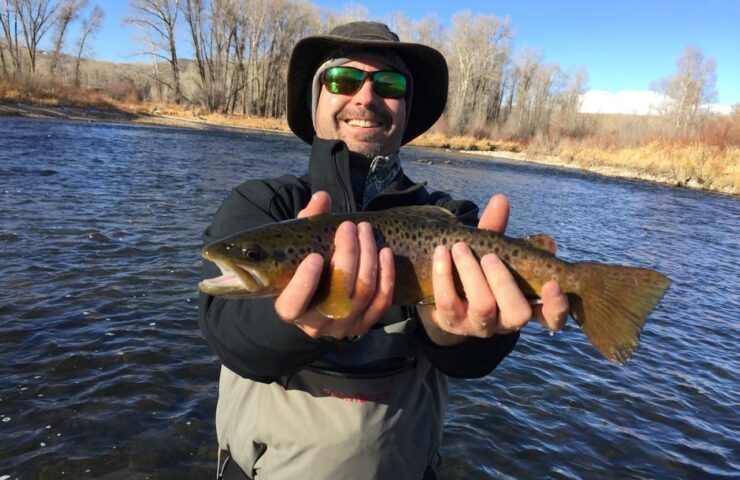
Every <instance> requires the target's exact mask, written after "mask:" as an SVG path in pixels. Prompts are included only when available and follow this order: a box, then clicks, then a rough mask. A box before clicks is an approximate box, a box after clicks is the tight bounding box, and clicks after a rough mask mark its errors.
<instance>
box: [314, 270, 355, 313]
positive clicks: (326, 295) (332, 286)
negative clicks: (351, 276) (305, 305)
mask: <svg viewBox="0 0 740 480" xmlns="http://www.w3.org/2000/svg"><path fill="white" fill-rule="evenodd" d="M313 304H314V305H315V306H316V309H317V310H318V311H319V313H321V314H322V315H323V316H325V317H327V318H336V319H339V318H346V317H348V316H349V314H350V312H351V310H352V308H351V307H352V302H351V298H350V291H349V287H348V285H347V276H346V275H345V273H344V272H343V271H341V270H339V269H334V268H331V267H329V269H327V270H326V271H324V274H323V275H322V276H321V282H320V283H319V287H318V288H317V289H316V294H315V295H314V297H313Z"/></svg>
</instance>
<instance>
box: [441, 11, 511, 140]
mask: <svg viewBox="0 0 740 480" xmlns="http://www.w3.org/2000/svg"><path fill="white" fill-rule="evenodd" d="M512 38H513V31H512V29H511V26H510V22H509V19H508V18H504V19H499V18H497V17H494V16H492V15H473V14H472V13H471V12H470V11H466V12H462V13H457V14H455V15H454V16H453V17H452V30H451V32H450V34H449V36H448V42H447V47H448V49H449V52H448V55H447V58H448V61H449V63H450V78H451V81H450V85H451V89H450V100H449V104H448V117H449V121H450V124H451V127H452V129H453V131H457V132H464V131H466V130H469V129H480V128H483V127H484V126H485V124H486V123H487V122H489V121H491V120H496V119H497V118H498V116H499V111H500V109H501V103H502V101H503V84H504V83H503V80H504V68H505V66H506V64H507V63H508V61H509V52H510V44H511V40H512Z"/></svg>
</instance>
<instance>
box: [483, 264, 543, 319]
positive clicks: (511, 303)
mask: <svg viewBox="0 0 740 480" xmlns="http://www.w3.org/2000/svg"><path fill="white" fill-rule="evenodd" d="M481 267H482V268H483V272H484V273H485V275H486V279H487V280H488V285H489V286H490V287H491V292H493V296H494V297H495V298H496V301H497V302H498V307H499V323H500V325H501V327H503V329H504V330H519V329H520V328H522V327H523V326H524V325H526V324H527V322H528V321H529V320H530V319H531V318H532V307H531V306H530V304H529V302H528V301H527V299H526V297H525V296H524V294H523V293H522V291H521V290H520V289H519V286H518V285H517V284H516V280H514V277H513V276H512V274H511V272H510V271H509V269H508V268H506V265H504V263H503V262H502V261H501V260H500V259H499V258H498V257H497V256H496V255H485V256H484V257H483V258H482V259H481Z"/></svg>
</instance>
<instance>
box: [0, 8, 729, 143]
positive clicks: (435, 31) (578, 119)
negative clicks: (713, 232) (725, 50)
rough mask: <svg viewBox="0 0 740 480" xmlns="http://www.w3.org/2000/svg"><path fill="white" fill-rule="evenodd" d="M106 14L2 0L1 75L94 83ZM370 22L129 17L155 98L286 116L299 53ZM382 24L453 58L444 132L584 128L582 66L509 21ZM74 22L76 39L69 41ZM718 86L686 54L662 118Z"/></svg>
mask: <svg viewBox="0 0 740 480" xmlns="http://www.w3.org/2000/svg"><path fill="white" fill-rule="evenodd" d="M103 17H104V12H103V10H102V9H101V7H100V6H98V5H94V6H92V7H91V6H90V5H89V3H88V0H0V69H1V70H0V73H1V74H2V75H3V76H5V77H19V76H24V75H25V76H28V75H47V76H48V77H49V78H59V74H58V69H59V58H60V55H62V54H63V53H67V54H68V55H72V56H73V57H74V58H75V67H74V68H73V69H72V70H73V73H72V75H71V76H72V81H73V82H74V83H75V84H80V83H83V84H84V83H86V82H84V81H83V78H82V77H83V75H81V72H80V65H81V62H82V60H83V56H84V55H86V54H87V55H90V54H91V53H92V51H91V49H90V41H91V39H92V38H94V37H95V35H96V34H97V32H98V31H99V30H100V28H101V25H102V20H103ZM368 18H371V15H370V14H369V12H368V11H367V9H365V8H364V7H362V6H352V7H350V8H348V9H346V10H345V11H343V12H341V13H338V12H336V11H332V10H323V9H321V8H320V7H318V6H316V5H314V4H312V3H309V2H307V1H301V0H129V3H128V15H127V16H126V18H125V20H124V21H125V23H127V24H128V25H131V26H133V27H135V28H136V31H137V32H138V33H137V36H136V37H135V41H136V44H137V45H138V47H139V48H140V50H139V51H138V52H136V53H138V54H141V55H145V56H146V57H147V58H149V59H150V60H151V61H150V65H151V66H150V71H149V74H148V77H149V79H148V82H147V83H149V82H151V83H150V85H148V86H147V88H146V89H145V90H144V91H145V94H146V96H147V97H148V98H147V99H150V100H155V101H167V102H175V103H179V104H186V105H191V106H197V107H200V108H203V109H205V110H206V111H208V112H221V113H227V114H240V115H248V116H260V117H282V116H284V115H285V111H286V84H285V82H286V75H287V71H286V70H287V64H288V58H289V56H290V52H291V50H292V48H293V45H294V44H295V43H296V42H297V41H298V40H299V39H300V38H302V37H304V36H306V35H310V34H319V33H325V32H327V31H329V30H330V29H331V28H332V27H334V26H335V25H337V24H339V23H343V22H346V21H349V20H359V19H368ZM383 21H385V22H386V23H388V24H389V26H390V27H391V29H392V30H394V31H396V32H398V33H399V36H400V37H401V40H404V41H415V42H420V43H425V44H428V45H431V46H433V47H435V48H437V49H439V50H440V51H441V52H442V53H443V54H444V55H445V57H446V59H447V62H448V65H449V69H450V94H449V101H448V105H447V110H446V112H445V115H444V117H443V119H442V121H441V122H440V124H439V125H438V128H439V129H441V130H443V131H444V132H445V133H448V134H472V135H476V136H489V137H491V136H492V137H509V138H517V137H518V138H529V137H532V136H535V135H543V134H544V135H548V134H552V133H553V132H556V133H557V134H558V135H567V136H580V135H583V134H585V133H586V132H587V130H588V128H589V126H588V124H587V121H588V120H587V118H586V117H585V116H584V115H580V114H579V108H580V100H579V98H580V95H581V94H583V93H584V92H585V90H586V88H587V82H588V75H587V72H586V70H585V68H582V67H581V68H572V67H571V68H568V69H565V70H564V69H563V68H561V67H560V66H559V65H558V64H556V63H547V62H546V61H545V59H544V53H543V52H542V51H541V50H538V49H531V48H522V49H519V50H517V51H515V50H514V28H513V25H512V24H511V21H510V20H509V19H508V18H499V17H496V16H493V15H480V14H475V15H474V14H472V13H471V12H469V11H466V12H460V13H457V14H455V15H454V16H453V17H452V19H451V22H450V26H449V27H444V26H443V25H442V23H441V22H440V21H439V19H438V18H437V17H436V16H429V17H426V18H424V19H421V20H411V19H409V18H407V17H406V16H405V15H404V14H400V13H399V14H396V15H394V16H393V17H391V18H386V19H383ZM74 22H78V23H79V28H78V29H77V32H79V33H78V36H77V38H75V39H69V38H67V37H68V32H69V30H70V29H69V27H70V25H71V24H73V23H74ZM47 37H48V41H49V44H51V45H53V47H52V50H51V52H50V55H51V60H50V61H48V62H46V63H45V71H43V72H39V71H38V70H37V69H38V62H37V54H38V50H39V44H40V43H41V41H42V40H44V39H45V38H47ZM184 37H186V38H188V41H187V42H188V43H189V45H187V48H188V52H192V55H193V56H194V57H195V58H194V59H187V60H183V59H182V57H181V55H180V54H179V53H178V49H180V50H181V49H182V48H183V45H180V44H179V43H178V42H181V40H180V39H181V38H184ZM72 40H73V41H72ZM70 44H71V47H70ZM425 80H429V81H434V80H433V79H425ZM715 84H716V62H714V60H713V59H711V58H706V57H704V55H703V53H702V52H701V51H700V50H698V49H696V48H694V47H687V48H686V49H685V50H684V52H683V53H682V55H681V57H680V58H679V60H678V62H677V70H676V73H675V75H673V76H671V77H668V78H665V79H661V80H658V81H656V82H655V83H654V85H653V88H655V89H657V90H659V91H661V92H663V93H665V94H666V95H667V96H668V97H670V98H671V99H672V101H671V102H669V103H667V104H666V106H665V109H664V111H663V116H664V117H665V118H666V119H667V123H668V124H669V125H670V126H671V129H672V130H673V131H674V132H676V133H681V134H685V133H690V132H691V130H692V129H695V128H697V127H698V126H699V124H700V123H701V120H702V118H704V116H705V115H704V114H705V112H704V111H703V105H705V104H707V103H710V102H712V101H713V100H714V98H715V97H716V91H715ZM87 86H96V85H89V84H88V85H87ZM98 86H99V85H98Z"/></svg>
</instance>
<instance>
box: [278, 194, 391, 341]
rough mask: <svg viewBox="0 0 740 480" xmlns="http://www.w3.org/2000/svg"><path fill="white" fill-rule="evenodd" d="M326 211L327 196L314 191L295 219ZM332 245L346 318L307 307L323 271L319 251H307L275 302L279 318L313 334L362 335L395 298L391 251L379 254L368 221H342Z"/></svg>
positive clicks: (384, 250) (327, 208) (317, 335)
mask: <svg viewBox="0 0 740 480" xmlns="http://www.w3.org/2000/svg"><path fill="white" fill-rule="evenodd" d="M330 209H331V200H330V198H329V195H328V194H327V193H326V192H318V193H316V194H314V196H313V197H312V198H311V201H310V202H309V203H308V205H306V208H304V209H303V210H301V211H300V212H299V213H298V218H303V217H309V216H313V215H318V214H321V213H328V212H329V211H330ZM334 247H335V248H334V254H333V256H332V258H331V260H330V261H331V265H332V267H333V268H334V269H336V270H339V271H341V272H342V274H343V276H344V278H345V279H346V281H347V290H348V291H349V292H350V314H349V315H348V316H347V317H345V318H327V317H325V316H324V315H322V314H321V313H320V312H319V311H318V310H317V309H316V307H312V306H311V299H312V298H313V295H314V293H315V292H316V289H317V287H318V285H319V280H320V279H321V273H322V271H323V269H324V258H323V257H322V256H321V255H319V254H318V253H312V254H310V255H309V256H307V257H306V258H305V259H304V260H303V261H302V262H301V264H300V265H299V266H298V269H297V270H296V273H295V275H293V278H292V279H291V280H290V282H288V285H287V286H286V287H285V290H283V291H282V293H281V294H280V295H279V296H278V297H277V299H276V300H275V311H276V312H277V314H278V317H280V319H282V320H283V321H284V322H286V323H292V324H294V325H296V326H297V327H298V328H300V329H301V330H303V331H304V332H305V333H306V334H307V335H309V336H311V337H313V338H318V337H321V336H324V335H329V336H332V337H335V338H344V337H348V336H358V335H364V334H365V333H366V332H367V331H368V330H369V329H370V327H372V326H373V325H374V324H375V323H376V322H377V321H378V320H380V318H381V317H382V316H383V314H384V313H385V311H386V310H387V309H388V307H390V305H391V302H392V300H393V285H394V282H395V269H394V265H393V253H392V252H391V249H390V248H383V249H382V250H381V251H380V252H378V250H377V247H376V245H375V238H374V237H373V233H372V227H371V226H370V224H369V223H366V222H363V223H360V224H359V225H355V224H354V223H352V222H343V223H342V224H341V225H339V227H338V228H337V232H336V235H335V237H334Z"/></svg>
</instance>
